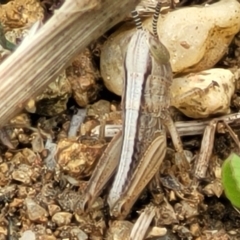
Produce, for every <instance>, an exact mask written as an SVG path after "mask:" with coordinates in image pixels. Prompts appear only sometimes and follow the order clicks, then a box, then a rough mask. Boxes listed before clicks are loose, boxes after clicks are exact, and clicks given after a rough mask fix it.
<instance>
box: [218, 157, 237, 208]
mask: <svg viewBox="0 0 240 240" xmlns="http://www.w3.org/2000/svg"><path fill="white" fill-rule="evenodd" d="M222 184H223V188H224V191H225V194H226V196H227V198H228V199H229V200H230V202H231V203H232V205H233V206H235V207H237V208H240V157H239V156H238V155H237V154H235V153H232V154H231V155H230V156H229V157H228V158H227V159H226V160H225V161H224V163H223V166H222Z"/></svg>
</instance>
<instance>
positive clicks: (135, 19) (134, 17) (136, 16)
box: [131, 10, 143, 30]
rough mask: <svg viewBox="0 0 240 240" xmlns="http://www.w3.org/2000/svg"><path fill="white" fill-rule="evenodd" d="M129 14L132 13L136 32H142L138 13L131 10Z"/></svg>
mask: <svg viewBox="0 0 240 240" xmlns="http://www.w3.org/2000/svg"><path fill="white" fill-rule="evenodd" d="M131 13H132V17H133V20H134V22H135V25H136V27H137V30H143V27H142V21H141V19H140V17H139V15H138V12H137V11H136V10H133V11H132V12H131Z"/></svg>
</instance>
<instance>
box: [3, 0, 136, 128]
mask: <svg viewBox="0 0 240 240" xmlns="http://www.w3.org/2000/svg"><path fill="white" fill-rule="evenodd" d="M138 2H139V0H131V1H129V0H121V1H112V0H66V2H65V3H64V4H63V6H62V7H61V8H60V9H59V10H57V11H56V12H55V14H54V16H53V17H52V18H51V19H50V20H49V21H48V22H47V23H46V25H44V26H43V27H42V28H41V29H40V30H39V32H38V33H37V34H36V35H34V36H33V38H32V40H31V41H29V44H23V45H22V46H20V47H19V48H18V49H17V50H16V51H15V52H14V53H13V54H12V55H11V56H10V57H9V58H8V59H6V61H4V62H3V64H2V65H1V66H0V76H1V84H0V109H1V111H0V119H1V120H0V127H2V126H3V125H4V124H5V123H6V122H7V121H8V120H9V119H10V118H12V117H13V116H15V115H16V113H18V112H19V111H20V110H21V109H22V108H23V107H24V104H25V103H26V102H27V101H28V100H29V99H30V98H34V97H36V96H37V95H38V94H39V93H40V92H41V91H42V90H44V88H45V87H46V86H47V85H48V84H49V83H50V82H51V81H52V80H53V79H54V78H56V77H57V75H58V74H59V73H60V72H61V70H62V69H63V68H64V67H66V65H67V64H68V62H69V61H70V60H71V59H72V58H73V57H74V56H76V54H78V53H79V52H80V51H82V50H83V49H84V48H85V47H86V46H87V45H88V44H89V43H90V42H91V41H93V40H95V39H96V38H98V37H99V36H101V35H102V34H103V33H104V32H106V31H107V30H108V29H110V28H111V27H112V26H114V25H115V24H116V23H118V22H119V21H121V20H122V19H123V18H124V16H126V14H127V13H128V12H129V11H130V10H132V9H133V8H134V7H135V5H136V4H137V3H138Z"/></svg>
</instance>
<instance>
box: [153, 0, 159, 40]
mask: <svg viewBox="0 0 240 240" xmlns="http://www.w3.org/2000/svg"><path fill="white" fill-rule="evenodd" d="M160 10H161V2H160V1H158V3H157V5H156V7H155V12H154V14H153V21H152V29H153V34H154V35H155V36H157V35H158V34H157V22H158V17H159V14H160Z"/></svg>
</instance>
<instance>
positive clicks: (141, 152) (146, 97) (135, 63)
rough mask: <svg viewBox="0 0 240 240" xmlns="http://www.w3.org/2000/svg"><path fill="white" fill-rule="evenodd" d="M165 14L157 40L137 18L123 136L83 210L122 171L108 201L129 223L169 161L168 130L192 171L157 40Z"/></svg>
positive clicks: (105, 159)
mask: <svg viewBox="0 0 240 240" xmlns="http://www.w3.org/2000/svg"><path fill="white" fill-rule="evenodd" d="M159 12H160V2H158V4H157V6H156V11H155V14H154V16H153V34H152V33H150V32H149V31H147V30H145V29H143V27H142V23H141V20H140V18H139V16H138V13H137V12H136V11H133V12H132V15H133V18H134V20H135V23H136V26H137V31H136V33H135V34H134V35H133V36H132V38H131V40H130V43H129V45H128V49H127V53H126V57H125V63H124V67H125V83H124V85H125V86H124V94H123V98H122V105H123V130H122V131H120V132H118V133H117V134H116V136H115V137H114V138H113V140H112V141H111V142H110V144H109V145H108V147H107V148H106V150H105V152H104V154H103V155H102V157H101V158H100V160H99V162H98V165H97V166H96V168H95V170H94V172H93V174H92V177H91V178H90V180H89V182H88V185H87V188H86V191H85V194H84V196H83V200H82V202H81V203H80V206H81V208H82V209H86V208H88V207H90V206H91V205H92V204H93V202H94V201H95V199H96V198H97V197H98V196H99V194H100V193H101V191H102V189H103V188H104V187H105V185H106V184H107V182H108V181H109V179H110V178H111V177H112V176H113V174H114V172H115V171H117V172H116V175H115V177H114V181H113V184H112V187H111V189H110V192H109V195H108V200H107V201H108V204H109V206H110V213H111V215H112V216H114V217H116V218H118V219H124V218H126V216H127V215H128V213H129V211H130V209H131V207H132V206H133V204H134V203H135V202H136V200H137V198H138V197H139V195H140V194H141V192H142V191H143V189H144V188H145V187H146V185H147V184H148V183H149V181H150V180H151V179H152V178H153V176H154V175H155V173H156V172H157V171H158V169H159V167H160V165H161V163H162V161H163V159H164V157H165V153H166V148H167V144H166V128H167V129H168V131H169V132H170V134H171V137H172V140H173V143H174V146H175V148H176V150H177V152H178V153H179V155H180V159H181V164H180V167H184V168H185V169H186V168H188V163H187V160H186V158H185V155H184V152H183V148H182V142H181V139H180V137H179V135H178V133H177V130H176V127H175V125H174V123H173V121H172V119H171V117H170V114H169V111H168V109H169V106H170V93H169V88H170V85H171V83H172V70H171V65H170V63H169V58H170V56H169V52H168V50H167V49H166V47H165V46H164V45H163V44H162V43H161V42H160V40H159V38H158V36H157V20H158V16H159Z"/></svg>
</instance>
